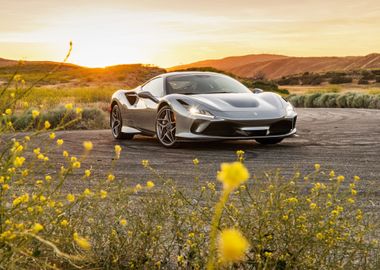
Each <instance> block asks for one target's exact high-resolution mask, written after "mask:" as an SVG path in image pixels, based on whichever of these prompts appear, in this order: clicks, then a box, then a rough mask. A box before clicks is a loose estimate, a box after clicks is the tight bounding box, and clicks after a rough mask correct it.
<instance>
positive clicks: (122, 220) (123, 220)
mask: <svg viewBox="0 0 380 270" xmlns="http://www.w3.org/2000/svg"><path fill="white" fill-rule="evenodd" d="M119 223H120V225H121V226H126V225H127V220H126V219H124V218H123V219H120V221H119Z"/></svg>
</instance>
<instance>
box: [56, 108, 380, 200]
mask: <svg viewBox="0 0 380 270" xmlns="http://www.w3.org/2000/svg"><path fill="white" fill-rule="evenodd" d="M297 112H298V114H299V117H298V125H297V129H298V135H299V137H297V138H289V139H286V140H284V141H283V142H282V143H281V144H279V145H272V146H262V145H260V144H257V143H255V142H254V141H228V142H213V143H209V142H208V143H205V142H203V143H189V144H186V145H184V146H183V147H182V148H180V149H166V148H164V147H162V146H160V144H159V143H158V142H157V141H156V140H155V139H154V138H147V137H142V136H137V137H136V138H135V139H133V140H131V141H128V140H126V141H115V140H114V139H113V138H112V136H111V133H110V131H109V130H91V131H63V132H58V133H57V135H58V137H61V138H63V139H64V140H65V144H64V145H65V149H68V150H69V151H70V153H77V154H79V153H80V152H81V151H82V144H81V142H82V141H84V140H91V141H92V142H93V143H94V146H95V147H94V150H93V151H92V153H91V156H90V158H89V160H88V161H87V162H86V163H87V164H90V163H91V164H92V166H93V167H94V168H95V169H96V170H98V173H99V171H107V170H108V169H109V168H110V164H111V160H112V156H113V148H114V145H115V144H120V145H122V146H123V152H122V157H121V160H120V161H118V165H117V166H116V170H117V172H116V174H117V176H118V177H122V178H123V179H126V182H127V183H129V182H130V183H131V184H134V183H137V182H140V181H144V182H145V181H146V180H148V179H149V178H152V175H150V174H149V173H147V171H146V170H144V169H142V166H141V160H143V159H148V160H149V161H150V163H151V164H152V165H153V167H155V168H157V169H158V170H159V171H160V172H161V173H162V174H164V175H165V176H167V177H171V178H173V179H174V180H176V181H178V183H180V184H181V185H186V186H191V185H192V184H193V183H194V181H193V179H194V169H193V164H192V159H194V158H198V159H199V160H200V165H199V166H200V167H199V168H200V175H201V178H202V180H213V179H215V174H216V171H217V170H218V168H219V164H220V163H221V162H225V161H232V160H234V159H235V151H236V150H239V149H242V150H244V151H245V152H246V164H247V166H248V167H249V168H250V170H251V171H254V172H256V173H257V174H261V173H262V172H264V171H267V170H271V169H275V168H280V169H281V171H282V172H283V174H284V175H291V174H293V173H294V171H295V169H300V170H301V171H303V172H309V171H311V170H313V164H314V163H320V164H321V165H322V168H325V169H334V170H335V171H336V172H337V173H339V174H344V175H346V177H353V176H354V175H359V176H361V177H362V178H363V181H370V180H372V181H379V182H378V183H380V110H366V109H298V110H297ZM369 192H370V191H369ZM373 192H378V191H373ZM378 195H379V196H377V195H376V197H380V194H378Z"/></svg>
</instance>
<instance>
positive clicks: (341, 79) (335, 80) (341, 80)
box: [330, 76, 352, 84]
mask: <svg viewBox="0 0 380 270" xmlns="http://www.w3.org/2000/svg"><path fill="white" fill-rule="evenodd" d="M330 83H331V84H342V83H352V77H348V76H334V77H332V78H331V79H330Z"/></svg>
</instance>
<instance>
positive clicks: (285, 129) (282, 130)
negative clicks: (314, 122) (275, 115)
mask: <svg viewBox="0 0 380 270" xmlns="http://www.w3.org/2000/svg"><path fill="white" fill-rule="evenodd" d="M294 125H295V123H294ZM292 129H293V119H289V120H281V121H278V122H276V123H273V124H272V125H270V128H269V135H282V134H286V133H289V132H290V131H291V130H292Z"/></svg>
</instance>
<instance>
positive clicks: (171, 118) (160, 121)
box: [156, 106, 178, 147]
mask: <svg viewBox="0 0 380 270" xmlns="http://www.w3.org/2000/svg"><path fill="white" fill-rule="evenodd" d="M156 135H157V139H158V141H159V142H160V143H161V144H162V145H163V146H165V147H174V146H177V145H178V143H177V138H176V121H175V115H174V112H173V111H172V109H171V108H170V107H169V106H164V107H162V108H161V109H160V110H159V111H158V113H157V118H156Z"/></svg>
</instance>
